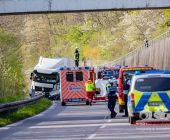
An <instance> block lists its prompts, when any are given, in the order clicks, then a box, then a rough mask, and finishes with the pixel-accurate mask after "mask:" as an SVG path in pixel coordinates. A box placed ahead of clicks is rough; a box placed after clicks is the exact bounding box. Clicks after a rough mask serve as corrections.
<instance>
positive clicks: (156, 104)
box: [148, 102, 162, 106]
mask: <svg viewBox="0 0 170 140" xmlns="http://www.w3.org/2000/svg"><path fill="white" fill-rule="evenodd" d="M148 105H149V106H162V103H160V102H152V103H148Z"/></svg>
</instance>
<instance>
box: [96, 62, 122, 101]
mask: <svg viewBox="0 0 170 140" xmlns="http://www.w3.org/2000/svg"><path fill="white" fill-rule="evenodd" d="M120 68H121V66H119V65H114V66H112V67H110V68H106V67H103V68H99V69H98V80H96V81H95V85H96V97H95V100H97V101H106V99H105V96H106V93H107V92H106V84H107V83H108V80H109V79H110V78H115V83H116V86H117V83H118V77H119V70H120Z"/></svg>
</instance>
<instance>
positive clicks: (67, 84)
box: [60, 67, 95, 106]
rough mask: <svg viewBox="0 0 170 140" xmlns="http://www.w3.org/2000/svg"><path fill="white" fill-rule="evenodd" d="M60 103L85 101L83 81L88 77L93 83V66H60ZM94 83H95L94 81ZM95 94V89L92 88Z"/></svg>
mask: <svg viewBox="0 0 170 140" xmlns="http://www.w3.org/2000/svg"><path fill="white" fill-rule="evenodd" d="M60 70H61V72H60V98H61V105H62V106H64V105H66V102H85V103H86V102H87V95H86V88H85V82H86V81H87V80H88V78H90V79H91V81H92V82H93V83H94V68H93V67H64V68H63V67H62V68H60ZM94 84H95V83H94ZM94 94H95V90H94Z"/></svg>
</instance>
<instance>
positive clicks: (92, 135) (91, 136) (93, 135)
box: [88, 134, 96, 139]
mask: <svg viewBox="0 0 170 140" xmlns="http://www.w3.org/2000/svg"><path fill="white" fill-rule="evenodd" d="M95 136H96V134H91V135H90V136H89V137H88V139H91V138H93V137H95Z"/></svg>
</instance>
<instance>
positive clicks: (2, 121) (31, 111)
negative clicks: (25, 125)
mask: <svg viewBox="0 0 170 140" xmlns="http://www.w3.org/2000/svg"><path fill="white" fill-rule="evenodd" d="M50 105H51V101H50V100H48V99H45V98H44V99H42V100H40V101H39V102H37V103H36V104H33V105H28V106H26V107H22V108H20V109H19V110H18V111H17V112H16V113H13V114H9V115H0V126H5V125H7V124H11V123H14V122H17V121H19V120H22V119H25V118H27V117H31V116H34V115H36V114H38V113H40V112H42V111H43V110H45V109H47V108H48V107H49V106H50Z"/></svg>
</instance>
